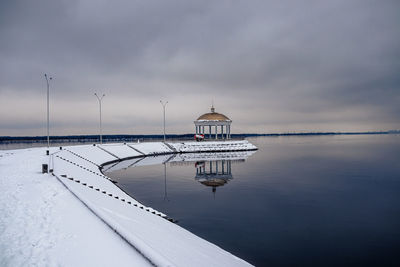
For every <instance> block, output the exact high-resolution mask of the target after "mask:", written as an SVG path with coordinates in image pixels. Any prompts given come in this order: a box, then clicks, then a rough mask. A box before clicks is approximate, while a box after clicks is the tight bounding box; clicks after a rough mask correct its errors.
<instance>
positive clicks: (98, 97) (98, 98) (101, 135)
mask: <svg viewBox="0 0 400 267" xmlns="http://www.w3.org/2000/svg"><path fill="white" fill-rule="evenodd" d="M94 95H95V96H96V97H97V100H99V108H100V144H103V134H102V127H101V100H103V97H105V96H106V95H105V94H103V95H102V96H101V97H100V96H98V95H97V93H94Z"/></svg>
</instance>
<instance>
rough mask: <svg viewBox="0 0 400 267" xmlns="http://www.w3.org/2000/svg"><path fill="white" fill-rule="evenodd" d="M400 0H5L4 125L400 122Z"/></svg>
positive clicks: (341, 126)
mask: <svg viewBox="0 0 400 267" xmlns="http://www.w3.org/2000/svg"><path fill="white" fill-rule="evenodd" d="M399 11H400V1H398V0H394V1H389V0H388V1H386V0H376V1H369V0H343V1H342V0H332V1H320V0H316V1H311V0H309V1H301V0H296V1H282V0H279V1H215V0H213V1H147V0H146V1H144V0H140V1H133V0H126V1H115V0H113V1H111V0H110V1H97V0H96V1H75V0H66V1H54V0H48V1H42V0H38V1H29V0H27V1H18V0H17V1H16V0H10V1H8V0H2V1H0V135H19V136H21V135H45V134H46V82H45V79H44V73H48V74H49V75H51V76H52V77H53V78H54V79H53V80H52V81H51V94H50V99H51V106H50V108H51V116H50V117H51V134H57V135H70V134H96V133H97V132H98V102H97V99H96V98H95V96H94V95H93V94H94V92H97V93H99V94H102V93H105V94H106V96H105V98H104V99H103V125H104V131H103V132H104V133H106V134H154V133H161V131H162V107H161V104H160V103H159V100H160V99H163V100H168V101H169V103H168V105H167V132H168V133H191V132H193V131H194V126H193V120H195V119H196V118H197V117H198V116H200V115H201V114H202V113H205V112H208V111H209V109H210V106H211V103H212V101H214V105H215V108H216V111H217V112H221V113H223V114H225V115H227V116H228V117H229V118H230V119H232V120H233V123H232V132H233V133H243V132H248V133H249V132H251V133H270V132H303V131H369V130H388V129H399V128H400V30H399V29H400V16H399Z"/></svg>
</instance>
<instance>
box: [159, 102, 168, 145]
mask: <svg viewBox="0 0 400 267" xmlns="http://www.w3.org/2000/svg"><path fill="white" fill-rule="evenodd" d="M160 103H161V105H162V106H163V111H164V113H163V114H164V142H165V106H166V105H167V104H168V101H167V102H165V103H164V102H163V101H162V100H160Z"/></svg>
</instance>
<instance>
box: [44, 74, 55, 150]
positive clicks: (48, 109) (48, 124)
mask: <svg viewBox="0 0 400 267" xmlns="http://www.w3.org/2000/svg"><path fill="white" fill-rule="evenodd" d="M44 77H45V78H46V84H47V148H50V115H49V114H50V105H49V94H50V81H51V80H52V79H53V78H52V77H47V74H46V73H45V74H44Z"/></svg>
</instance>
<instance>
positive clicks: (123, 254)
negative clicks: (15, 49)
mask: <svg viewBox="0 0 400 267" xmlns="http://www.w3.org/2000/svg"><path fill="white" fill-rule="evenodd" d="M236 142H237V141H236ZM206 143H207V145H206V146H203V144H206ZM218 143H219V142H215V144H214V147H213V146H212V145H211V142H204V143H202V144H201V145H199V143H195V142H193V143H187V144H182V143H170V144H169V145H172V146H174V147H175V148H177V149H178V151H184V152H190V151H192V150H194V149H195V148H197V149H199V151H207V150H206V149H209V150H208V151H214V148H215V147H219V148H221V147H222V146H221V145H220V144H218ZM221 143H223V147H224V149H222V150H225V148H226V147H229V142H221ZM249 144H250V143H248V142H247V143H246V142H244V143H243V142H242V143H238V144H234V145H232V147H234V148H235V149H236V150H240V149H244V148H248V147H251V146H252V145H251V144H250V145H251V146H250V145H249ZM129 145H132V146H134V147H135V148H136V149H138V150H139V151H140V152H143V153H145V154H147V155H151V156H148V157H145V158H134V159H131V160H129V162H128V164H129V165H141V164H143V165H149V164H158V163H160V159H159V158H158V159H157V158H155V157H152V155H155V154H165V153H172V150H171V149H170V148H169V147H168V146H167V145H165V144H164V143H161V142H158V143H140V144H129ZM200 149H201V150H200ZM45 150H46V149H45V148H31V149H22V150H12V151H11V150H9V151H0V189H1V191H2V194H1V195H0V212H1V213H0V214H1V219H0V233H1V234H0V244H1V247H0V251H1V252H0V265H1V266H58V265H59V266H125V265H127V266H128V265H129V266H149V265H151V264H153V265H156V266H248V265H249V264H248V263H247V262H245V261H243V260H242V259H239V258H238V257H236V256H234V255H232V254H230V253H229V252H227V251H225V250H223V249H221V248H219V247H218V246H216V245H214V244H212V243H210V242H208V241H206V240H204V239H202V238H200V237H197V236H196V235H194V234H192V233H190V232H189V231H187V230H185V229H183V228H181V227H180V226H178V225H176V224H174V223H172V222H170V221H168V220H166V219H165V218H164V217H166V215H165V214H163V213H161V212H158V211H156V210H154V209H152V208H150V207H146V206H144V205H142V204H141V203H139V202H138V201H136V200H135V199H133V198H132V197H130V196H129V195H127V194H126V193H124V192H123V191H122V190H121V189H119V188H118V187H117V186H116V185H115V184H114V183H113V182H112V181H110V179H109V178H108V177H107V176H105V175H103V174H102V173H101V172H100V170H99V166H101V165H103V164H105V163H107V162H112V161H116V160H118V159H123V158H131V157H137V156H139V154H140V153H138V152H137V151H136V150H134V149H132V148H130V147H129V146H128V145H124V144H115V145H101V146H100V147H98V146H92V145H86V146H85V145H83V146H70V147H65V148H63V149H62V150H59V149H58V148H57V149H56V148H51V156H46V155H45ZM104 150H106V151H108V152H106V151H104ZM174 156H175V155H165V156H164V157H163V158H162V160H161V161H163V162H165V161H170V160H173V158H174ZM43 163H48V164H49V166H50V169H53V170H54V175H50V174H41V165H42V164H43ZM119 164H123V162H120V163H112V164H109V165H107V166H105V167H104V169H106V167H107V168H109V169H110V168H111V169H112V168H115V167H116V166H118V165H119ZM128 164H127V165H124V166H126V167H128V166H129V165H128Z"/></svg>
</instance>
